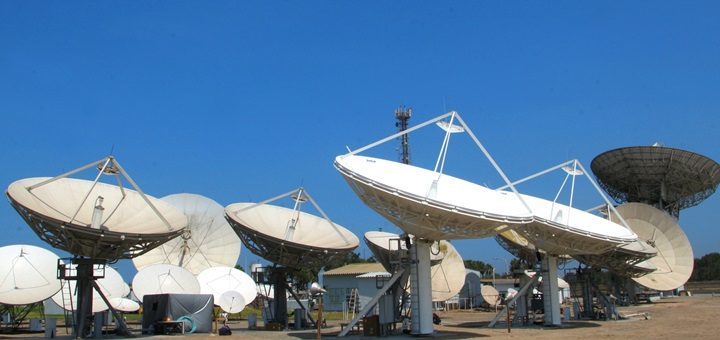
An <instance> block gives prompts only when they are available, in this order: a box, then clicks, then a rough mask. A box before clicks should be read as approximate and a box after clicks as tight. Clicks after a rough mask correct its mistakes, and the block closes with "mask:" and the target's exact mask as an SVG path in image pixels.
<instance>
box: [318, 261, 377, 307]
mask: <svg viewBox="0 0 720 340" xmlns="http://www.w3.org/2000/svg"><path fill="white" fill-rule="evenodd" d="M389 279H390V273H388V272H387V271H385V268H384V267H383V266H382V264H380V263H377V262H373V263H353V264H349V265H346V266H343V267H339V268H335V269H332V270H328V271H326V272H325V273H324V275H323V284H324V286H325V289H326V290H327V293H325V297H324V299H323V308H324V309H325V310H327V311H345V310H348V309H349V310H351V309H352V308H353V307H354V308H355V311H356V312H357V311H360V310H362V308H363V307H364V306H365V305H366V304H367V303H369V302H370V300H371V299H372V298H373V297H375V295H376V294H377V292H378V290H380V289H381V288H382V287H383V283H384V282H386V281H387V280H389ZM353 305H354V306H353Z"/></svg>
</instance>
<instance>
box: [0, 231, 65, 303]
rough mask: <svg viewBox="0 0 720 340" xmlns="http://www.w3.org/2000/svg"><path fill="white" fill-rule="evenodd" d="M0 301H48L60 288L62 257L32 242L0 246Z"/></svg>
mask: <svg viewBox="0 0 720 340" xmlns="http://www.w3.org/2000/svg"><path fill="white" fill-rule="evenodd" d="M0 259H2V261H0V303H1V304H7V305H25V304H29V303H35V302H38V301H42V300H45V299H47V298H49V297H50V296H52V295H53V294H55V293H57V291H58V290H60V286H61V285H60V281H58V279H57V265H58V259H59V257H58V256H57V255H55V254H53V253H52V252H51V251H49V250H46V249H43V248H40V247H36V246H30V245H10V246H4V247H2V248H0Z"/></svg>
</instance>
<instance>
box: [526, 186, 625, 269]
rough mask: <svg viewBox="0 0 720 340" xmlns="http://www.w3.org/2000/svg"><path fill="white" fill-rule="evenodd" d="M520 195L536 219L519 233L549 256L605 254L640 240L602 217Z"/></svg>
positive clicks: (620, 226) (622, 227)
mask: <svg viewBox="0 0 720 340" xmlns="http://www.w3.org/2000/svg"><path fill="white" fill-rule="evenodd" d="M520 196H521V197H522V198H523V200H524V201H525V202H526V203H527V205H528V206H529V207H530V209H531V210H532V212H533V215H534V218H533V222H531V223H527V224H525V225H523V226H522V227H520V228H518V232H519V233H520V234H521V235H522V236H523V237H525V238H526V239H528V240H529V241H530V242H532V243H533V244H535V246H536V247H537V248H539V249H542V250H544V251H545V252H546V253H549V254H553V255H561V254H567V255H575V254H602V253H605V252H607V251H608V250H611V249H614V248H616V247H618V246H622V245H625V244H629V243H632V242H635V241H636V240H637V239H638V237H637V235H636V234H635V233H634V232H633V231H632V230H630V229H628V228H626V227H624V226H622V225H620V224H617V223H615V222H612V221H610V220H607V219H604V218H602V217H600V216H597V215H594V214H591V213H588V212H585V211H582V210H580V209H576V208H573V207H570V206H567V205H564V204H560V203H555V202H552V201H549V200H545V199H542V198H539V197H534V196H530V195H523V194H520ZM616 221H617V220H616ZM618 223H622V222H621V221H618Z"/></svg>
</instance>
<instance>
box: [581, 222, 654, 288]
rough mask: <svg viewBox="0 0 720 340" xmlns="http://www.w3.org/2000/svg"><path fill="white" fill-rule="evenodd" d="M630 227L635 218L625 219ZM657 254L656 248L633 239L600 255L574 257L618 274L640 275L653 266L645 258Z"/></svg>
mask: <svg viewBox="0 0 720 340" xmlns="http://www.w3.org/2000/svg"><path fill="white" fill-rule="evenodd" d="M626 222H627V223H628V225H629V226H630V228H632V226H633V224H635V223H636V221H635V220H631V221H627V220H626ZM656 255H657V250H656V249H655V248H654V247H651V246H650V245H648V244H647V243H646V242H643V241H639V240H638V241H635V242H633V243H630V244H626V245H623V246H620V247H617V248H615V249H612V250H610V251H609V252H607V253H604V254H600V255H578V256H575V258H576V259H577V260H578V261H580V262H583V263H586V264H590V265H593V266H598V267H603V268H607V269H608V270H610V271H613V272H615V273H617V274H619V275H623V276H628V277H640V276H643V275H646V274H648V273H650V272H653V271H654V270H655V269H657V268H655V266H653V265H652V264H650V263H648V262H647V261H646V260H648V259H650V258H652V257H654V256H656Z"/></svg>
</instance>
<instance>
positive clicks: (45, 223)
mask: <svg viewBox="0 0 720 340" xmlns="http://www.w3.org/2000/svg"><path fill="white" fill-rule="evenodd" d="M7 195H8V198H9V199H10V204H12V206H13V207H14V208H15V209H16V210H17V211H18V213H20V215H21V216H22V217H23V218H24V219H25V221H26V222H27V223H28V224H29V225H30V227H31V228H32V229H33V231H35V233H36V234H38V236H40V238H41V239H43V241H46V242H48V243H49V244H50V245H52V246H53V247H55V248H58V249H62V250H66V251H68V252H70V253H72V254H74V255H80V256H85V257H90V258H98V259H121V258H131V257H133V256H137V255H139V254H141V253H142V252H144V251H146V250H148V249H152V248H153V247H156V246H157V245H159V244H161V243H163V242H165V241H167V240H168V239H171V238H173V237H175V236H177V235H179V234H180V233H181V232H182V228H184V227H185V225H187V219H186V218H185V216H184V215H183V214H182V213H181V212H180V211H178V210H177V209H175V207H173V206H172V205H170V204H168V203H165V202H163V201H160V200H158V199H155V198H153V197H150V196H146V195H143V194H140V193H139V192H137V191H134V190H130V189H127V188H122V187H118V186H115V185H110V184H105V183H101V182H97V183H96V182H93V181H86V180H80V179H73V178H50V177H35V178H26V179H21V180H18V181H15V182H13V183H12V184H10V186H9V187H8V190H7ZM148 202H149V203H150V204H148ZM97 211H100V213H97ZM94 216H95V219H96V221H95V222H93V217H94Z"/></svg>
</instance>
